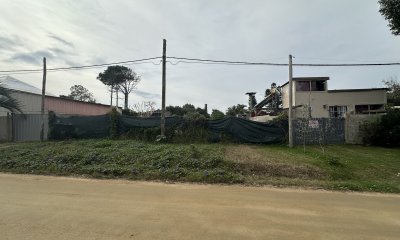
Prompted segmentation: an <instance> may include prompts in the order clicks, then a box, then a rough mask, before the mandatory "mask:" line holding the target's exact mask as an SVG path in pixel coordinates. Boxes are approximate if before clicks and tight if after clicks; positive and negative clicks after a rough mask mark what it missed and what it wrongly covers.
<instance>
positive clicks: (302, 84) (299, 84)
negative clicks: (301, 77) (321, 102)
mask: <svg viewBox="0 0 400 240" xmlns="http://www.w3.org/2000/svg"><path fill="white" fill-rule="evenodd" d="M325 83H326V81H296V91H307V92H308V91H310V87H311V91H325V90H326V87H325Z"/></svg>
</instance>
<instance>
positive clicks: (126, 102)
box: [124, 93, 129, 110]
mask: <svg viewBox="0 0 400 240" xmlns="http://www.w3.org/2000/svg"><path fill="white" fill-rule="evenodd" d="M128 95H129V93H124V96H125V105H124V108H125V110H128Z"/></svg>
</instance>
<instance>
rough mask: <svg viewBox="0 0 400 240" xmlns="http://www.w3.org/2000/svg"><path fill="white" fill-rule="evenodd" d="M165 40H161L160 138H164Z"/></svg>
mask: <svg viewBox="0 0 400 240" xmlns="http://www.w3.org/2000/svg"><path fill="white" fill-rule="evenodd" d="M166 54H167V40H165V39H163V55H162V102H161V137H164V136H165V75H166V64H165V63H166Z"/></svg>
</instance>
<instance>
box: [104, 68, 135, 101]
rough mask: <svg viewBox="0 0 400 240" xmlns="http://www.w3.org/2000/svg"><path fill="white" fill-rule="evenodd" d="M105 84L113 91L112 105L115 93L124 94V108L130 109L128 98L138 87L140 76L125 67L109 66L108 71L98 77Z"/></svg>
mask: <svg viewBox="0 0 400 240" xmlns="http://www.w3.org/2000/svg"><path fill="white" fill-rule="evenodd" d="M97 79H99V80H100V81H101V82H102V83H103V84H105V85H107V86H109V87H110V90H111V105H112V97H113V92H114V91H117V92H121V93H122V94H124V99H125V102H124V108H125V109H128V97H129V94H130V93H131V92H132V91H133V89H135V88H136V85H137V84H138V83H139V81H140V76H138V75H137V74H136V73H135V72H134V71H133V70H132V69H130V68H127V67H125V66H119V65H115V66H109V67H107V69H106V70H105V71H104V72H102V73H99V76H97Z"/></svg>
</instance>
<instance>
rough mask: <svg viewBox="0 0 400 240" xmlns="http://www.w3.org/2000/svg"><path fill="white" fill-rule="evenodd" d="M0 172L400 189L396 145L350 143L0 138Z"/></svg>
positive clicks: (356, 188) (352, 188)
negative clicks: (25, 140) (13, 140)
mask: <svg viewBox="0 0 400 240" xmlns="http://www.w3.org/2000/svg"><path fill="white" fill-rule="evenodd" d="M0 171H3V172H13V173H31V174H49V175H72V176H85V177H95V178H125V179H137V180H161V181H174V182H202V183H229V184H230V183H238V184H245V185H274V186H300V187H313V188H323V189H333V190H354V191H376V192H394V193H400V149H388V148H378V147H363V146H352V145H330V146H326V147H325V148H324V152H323V151H322V149H321V148H320V147H319V146H306V149H305V152H304V150H303V148H302V147H295V148H293V149H289V148H287V147H286V146H281V145H244V144H240V145H239V144H190V145H189V144H155V143H146V142H140V141H133V140H80V141H59V142H45V143H18V144H15V143H12V144H10V143H3V144H0Z"/></svg>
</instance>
